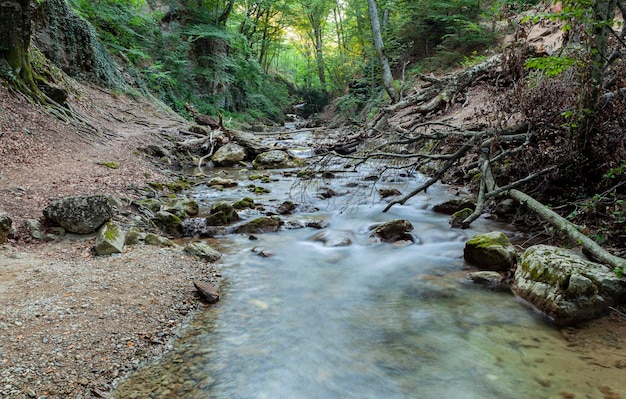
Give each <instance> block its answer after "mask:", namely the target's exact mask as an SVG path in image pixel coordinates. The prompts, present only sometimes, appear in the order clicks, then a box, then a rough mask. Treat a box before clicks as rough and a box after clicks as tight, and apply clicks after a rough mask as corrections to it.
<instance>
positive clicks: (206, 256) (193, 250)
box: [184, 241, 222, 262]
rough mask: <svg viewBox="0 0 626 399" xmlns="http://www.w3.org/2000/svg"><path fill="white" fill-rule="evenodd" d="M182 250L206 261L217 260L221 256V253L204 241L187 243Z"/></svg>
mask: <svg viewBox="0 0 626 399" xmlns="http://www.w3.org/2000/svg"><path fill="white" fill-rule="evenodd" d="M184 251H185V252H187V253H188V254H189V255H192V256H197V257H198V258H200V259H203V260H206V261H208V262H217V261H218V260H219V259H220V258H221V257H222V254H221V253H220V252H219V251H217V250H216V249H214V248H213V247H211V246H210V245H209V244H207V243H206V242H204V241H197V242H192V243H189V244H187V245H185V249H184Z"/></svg>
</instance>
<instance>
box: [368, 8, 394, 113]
mask: <svg viewBox="0 0 626 399" xmlns="http://www.w3.org/2000/svg"><path fill="white" fill-rule="evenodd" d="M367 4H368V6H369V14H370V22H371V25H372V36H373V38H374V47H376V53H377V54H378V59H379V61H380V64H381V67H382V79H383V86H385V90H386V91H387V94H389V97H391V100H392V101H393V102H394V103H395V102H397V101H398V93H396V89H395V88H394V86H393V76H392V75H391V68H389V61H388V60H387V55H386V54H385V45H384V43H383V36H382V33H381V31H380V21H379V19H378V6H377V5H376V0H367Z"/></svg>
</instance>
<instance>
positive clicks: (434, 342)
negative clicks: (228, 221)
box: [114, 133, 626, 399]
mask: <svg viewBox="0 0 626 399" xmlns="http://www.w3.org/2000/svg"><path fill="white" fill-rule="evenodd" d="M291 139H292V140H293V144H294V146H295V147H300V150H298V149H294V150H293V151H292V152H293V153H295V154H298V151H299V152H300V154H301V155H303V156H310V153H309V152H307V151H306V145H310V140H311V138H310V135H308V136H307V135H306V133H304V134H303V135H302V136H300V137H299V138H298V137H297V135H294V137H292V138H291ZM205 173H213V174H218V175H220V176H222V177H224V176H226V177H229V178H232V179H236V180H238V181H239V182H240V183H239V186H238V187H235V188H232V189H224V190H215V189H211V188H208V187H206V186H199V187H197V188H195V189H193V190H191V191H190V192H189V193H188V195H189V196H190V197H192V198H195V199H196V200H197V201H198V202H199V203H200V204H201V207H205V209H207V208H208V207H210V205H211V204H212V203H214V202H216V201H217V200H226V201H237V200H240V199H241V198H243V197H245V196H250V197H254V200H255V202H256V203H259V204H264V205H265V207H266V210H267V209H271V208H272V207H273V206H276V205H278V204H280V203H281V202H282V201H284V200H286V199H291V200H292V201H293V202H294V203H296V204H298V209H297V211H296V212H295V213H294V214H293V215H290V216H287V217H284V219H285V220H286V226H287V227H289V226H291V227H294V226H299V225H302V224H304V223H306V222H307V221H310V220H313V219H315V220H323V221H325V222H326V223H328V227H326V228H325V229H323V230H318V229H314V228H310V227H306V228H285V229H283V230H281V231H280V232H277V233H267V234H258V235H256V238H257V239H256V240H251V239H250V237H249V236H248V235H236V234H231V235H227V236H225V237H222V238H220V239H219V240H218V241H211V243H212V244H215V243H218V245H219V249H220V251H222V252H223V253H224V256H223V258H222V259H221V260H220V261H219V262H218V264H217V265H216V267H217V269H218V270H219V272H220V273H221V274H222V275H223V282H222V286H221V287H220V289H221V293H222V298H221V300H220V302H218V303H217V304H216V305H213V306H211V307H207V308H206V309H204V310H202V311H200V312H198V313H197V314H196V317H195V318H194V319H193V321H192V322H191V324H190V325H189V326H187V327H186V328H185V329H184V330H183V331H182V332H181V336H180V337H179V338H178V339H176V340H175V341H174V342H173V343H172V347H171V350H170V351H169V352H168V353H166V354H165V355H164V356H162V357H161V358H160V359H159V360H158V361H156V362H155V363H153V364H149V365H145V366H144V367H142V368H141V369H140V370H139V371H137V372H135V373H134V374H133V375H131V376H130V377H129V378H128V379H127V380H125V381H124V382H122V384H120V386H119V387H118V389H117V390H116V392H115V394H114V397H116V398H169V397H171V398H174V397H184V398H220V399H235V398H241V399H252V398H255V399H257V398H258V399H262V398H268V399H317V398H320V399H322V398H323V399H333V398H336V399H339V398H355V399H356V398H359V399H365V398H376V399H386V398H418V399H422V398H423V399H429V398H433V399H434V398H438V399H439V398H468V399H469V398H475V399H489V398H502V399H506V398H619V397H626V396H619V392H618V391H619V389H618V388H619V386H620V383H619V381H614V380H613V381H611V380H610V378H614V377H611V375H610V374H609V375H608V377H607V378H608V380H607V379H604V380H603V378H602V377H598V376H602V375H604V374H606V373H604V371H605V370H604V369H603V367H602V366H603V365H602V364H600V365H594V364H593V363H590V362H589V361H588V360H589V359H586V358H585V357H584V356H581V354H580V353H579V352H578V351H576V350H575V348H572V347H570V346H568V342H567V341H566V340H565V339H564V336H563V330H560V329H557V328H554V327H553V326H551V325H550V324H549V323H548V322H546V321H545V320H542V319H541V318H540V317H538V315H537V314H536V313H535V312H534V311H533V310H532V309H530V308H529V307H528V306H526V305H525V304H523V303H521V302H520V301H519V300H517V299H516V298H515V297H514V296H513V295H511V294H510V293H508V292H496V291H490V290H487V289H483V288H479V287H477V286H474V285H472V284H471V283H470V282H468V280H467V277H466V276H467V273H468V272H469V271H471V270H472V268H470V267H469V266H467V265H466V264H465V263H464V261H463V259H462V253H463V246H464V242H465V241H466V240H467V239H468V238H470V237H471V236H473V235H474V234H477V233H482V232H488V231H492V230H501V231H504V232H506V233H507V234H508V235H509V236H515V235H516V232H515V231H513V230H512V229H511V227H510V226H506V225H503V224H498V223H497V222H495V221H492V220H486V219H480V220H478V221H476V222H475V223H474V224H473V225H472V228H470V229H467V230H461V229H451V228H450V225H449V224H448V220H449V217H448V216H446V215H441V214H437V213H434V212H432V210H431V208H432V205H433V204H437V203H441V202H443V201H444V200H446V199H449V198H451V194H450V193H449V192H448V188H447V187H445V186H435V187H432V188H430V189H429V190H428V192H427V193H423V194H420V195H418V196H416V197H414V198H413V199H411V200H410V201H408V202H407V203H406V204H405V205H403V206H398V205H397V206H394V207H393V208H392V209H391V210H390V212H389V213H386V214H385V213H382V212H381V211H382V209H383V208H384V206H385V204H386V203H387V200H382V199H381V198H380V196H379V195H378V193H377V192H376V190H375V189H373V188H372V184H373V183H371V182H367V181H364V180H363V178H362V177H363V176H362V175H359V176H361V177H358V176H354V175H350V174H349V173H346V174H338V175H337V176H336V178H334V179H329V180H327V181H325V183H324V185H325V186H328V187H331V188H332V189H333V190H335V191H336V192H337V193H338V194H339V195H338V196H336V197H333V198H330V199H320V198H318V197H317V196H316V195H315V190H314V189H313V190H308V191H304V190H302V189H300V188H297V187H296V188H294V187H293V183H294V182H296V181H297V178H296V177H295V176H292V175H291V174H289V173H284V171H282V170H271V171H254V170H248V169H245V168H241V169H217V168H216V169H205ZM259 173H265V174H267V175H269V176H270V178H271V179H272V180H273V181H272V182H269V183H264V184H261V183H259V181H258V180H257V181H251V180H249V176H250V175H252V174H259ZM372 173H376V170H372ZM359 179H360V180H359ZM421 179H423V177H422V176H419V175H415V176H404V177H402V178H398V179H396V181H395V182H384V183H378V185H377V186H376V187H377V188H379V187H386V188H397V189H398V190H400V191H402V192H408V191H409V190H410V189H411V188H412V187H415V186H416V185H417V184H419V182H420V181H421ZM355 181H357V182H358V185H357V186H356V187H354V186H355V185H354V182H355ZM251 183H253V184H256V185H262V186H266V187H267V188H269V189H271V193H266V194H261V195H252V194H251V193H250V192H249V191H248V190H247V188H246V186H247V185H249V184H251ZM350 183H352V184H350ZM359 188H361V189H364V190H361V191H362V193H361V195H359V196H354V195H351V194H354V193H355V192H356V191H358V189H359ZM368 190H369V191H368ZM306 193H308V194H306ZM247 212H248V213H247V214H246V215H245V217H246V218H251V217H256V216H257V213H258V215H260V214H261V211H247ZM255 212H257V213H255ZM397 218H402V219H407V220H409V221H410V222H411V223H412V224H413V226H414V227H415V229H414V231H413V235H414V237H415V238H416V242H415V243H414V244H411V245H404V246H401V245H400V246H399V245H393V244H381V243H377V242H375V241H374V240H373V239H372V238H370V230H368V228H369V227H370V226H371V225H373V224H375V223H379V222H384V221H387V220H391V219H397ZM320 233H321V234H324V235H325V237H326V239H328V241H327V242H326V244H325V243H324V242H322V241H320V240H318V239H317V238H316V235H319V234H320ZM518 236H519V235H518ZM318 238H319V237H318ZM335 239H337V240H344V242H348V240H349V242H350V245H345V246H336V247H335V246H329V245H328V244H329V243H330V242H331V241H332V240H335ZM261 255H268V256H261ZM616 345H618V344H616ZM623 376H626V372H624V374H623ZM623 381H624V379H623V378H622V380H621V385H622V386H623ZM609 385H610V386H609ZM616 386H617V387H616ZM610 394H615V395H616V396H609V395H610ZM622 395H623V393H622Z"/></svg>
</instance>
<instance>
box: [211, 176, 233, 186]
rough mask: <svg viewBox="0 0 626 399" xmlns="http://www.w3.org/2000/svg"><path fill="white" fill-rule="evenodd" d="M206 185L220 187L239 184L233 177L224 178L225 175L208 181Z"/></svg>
mask: <svg viewBox="0 0 626 399" xmlns="http://www.w3.org/2000/svg"><path fill="white" fill-rule="evenodd" d="M206 185H207V186H209V187H214V186H220V187H236V186H238V185H239V183H237V181H236V180H233V179H224V178H223V177H214V178H212V179H211V180H209V181H208V182H206Z"/></svg>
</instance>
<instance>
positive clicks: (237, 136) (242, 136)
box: [231, 130, 268, 156]
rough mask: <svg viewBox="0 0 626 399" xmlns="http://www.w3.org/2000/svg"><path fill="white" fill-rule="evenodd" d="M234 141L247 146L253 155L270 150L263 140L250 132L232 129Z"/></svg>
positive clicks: (247, 149)
mask: <svg viewBox="0 0 626 399" xmlns="http://www.w3.org/2000/svg"><path fill="white" fill-rule="evenodd" d="M231 134H232V136H233V139H234V141H236V142H237V143H238V144H239V145H241V146H243V147H245V149H246V151H247V152H248V153H249V154H251V155H252V156H254V155H258V154H260V153H262V152H265V151H267V150H268V147H267V146H265V145H264V144H263V143H262V142H261V140H259V139H258V138H257V137H256V136H255V135H254V134H252V133H249V132H241V131H237V130H233V131H231Z"/></svg>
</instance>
